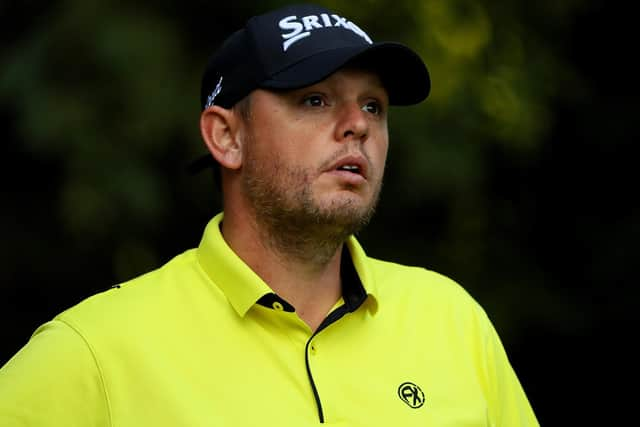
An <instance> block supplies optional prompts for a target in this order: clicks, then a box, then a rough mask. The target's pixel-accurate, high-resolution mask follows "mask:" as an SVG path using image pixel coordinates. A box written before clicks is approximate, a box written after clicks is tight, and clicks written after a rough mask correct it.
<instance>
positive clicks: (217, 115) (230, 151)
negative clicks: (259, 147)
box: [200, 106, 242, 169]
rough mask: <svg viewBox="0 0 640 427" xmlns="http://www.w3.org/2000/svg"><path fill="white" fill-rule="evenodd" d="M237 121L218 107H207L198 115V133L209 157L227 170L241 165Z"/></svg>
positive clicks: (228, 111)
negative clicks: (209, 154) (207, 150)
mask: <svg viewBox="0 0 640 427" xmlns="http://www.w3.org/2000/svg"><path fill="white" fill-rule="evenodd" d="M239 125H240V123H239V121H238V118H237V117H236V116H235V114H234V112H233V111H231V110H227V109H225V108H222V107H219V106H213V107H209V108H207V109H206V110H204V111H203V112H202V114H201V115H200V133H201V134H202V139H203V140H204V142H205V144H206V145H207V148H208V149H209V152H211V155H212V156H213V157H214V158H215V159H216V160H217V161H218V163H220V165H222V166H223V167H225V168H227V169H238V168H240V166H241V165H242V146H241V140H240V138H239Z"/></svg>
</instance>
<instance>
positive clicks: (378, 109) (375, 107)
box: [362, 101, 383, 116]
mask: <svg viewBox="0 0 640 427" xmlns="http://www.w3.org/2000/svg"><path fill="white" fill-rule="evenodd" d="M362 111H364V112H367V113H370V114H374V115H376V116H379V115H381V114H382V112H383V108H382V104H381V103H380V102H378V101H369V102H367V103H366V104H364V105H363V106H362Z"/></svg>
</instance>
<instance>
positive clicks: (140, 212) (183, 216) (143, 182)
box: [0, 0, 637, 354]
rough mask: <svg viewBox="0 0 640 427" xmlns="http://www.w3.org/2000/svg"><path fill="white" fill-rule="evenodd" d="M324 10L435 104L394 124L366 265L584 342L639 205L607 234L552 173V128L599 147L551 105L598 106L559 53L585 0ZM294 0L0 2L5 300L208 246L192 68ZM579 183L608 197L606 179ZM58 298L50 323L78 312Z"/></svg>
mask: <svg viewBox="0 0 640 427" xmlns="http://www.w3.org/2000/svg"><path fill="white" fill-rule="evenodd" d="M318 3H320V4H323V5H325V6H328V7H330V8H333V9H335V10H336V11H338V12H339V13H341V14H342V15H344V16H346V17H348V18H349V19H352V20H354V21H355V22H357V23H358V25H359V26H360V27H362V28H364V29H365V30H366V31H367V32H368V33H369V34H370V35H371V36H372V38H373V39H374V40H395V41H401V42H403V43H405V44H408V45H410V46H411V47H413V48H414V49H415V50H416V51H418V52H419V53H420V55H421V56H422V57H423V58H424V59H425V62H426V63H427V65H428V67H429V70H430V73H431V77H432V83H433V87H432V93H431V95H430V97H429V99H428V100H427V101H426V102H424V103H422V104H421V105H419V106H414V107H396V108H394V109H393V110H392V112H391V117H390V133H391V149H390V157H389V164H388V174H387V180H386V182H385V188H384V191H383V198H382V202H381V205H380V207H379V212H378V215H377V217H376V218H375V220H374V222H373V223H372V224H371V226H370V227H369V228H368V229H367V230H365V231H364V232H363V233H362V235H361V239H362V240H363V241H364V242H365V244H366V247H367V248H368V252H369V253H370V254H372V255H374V256H378V257H383V258H387V259H391V260H395V261H398V262H404V263H410V264H417V265H422V266H424V267H427V268H432V269H434V270H437V271H440V272H442V273H445V274H447V275H449V276H451V277H453V278H454V279H456V280H458V281H459V282H460V283H461V284H463V285H464V286H465V287H466V288H467V289H468V290H469V291H470V292H471V294H472V295H473V296H474V297H476V298H477V299H478V300H480V302H481V303H482V304H483V306H485V307H486V308H487V311H488V312H489V313H490V316H491V317H492V318H493V319H494V321H495V323H496V325H497V328H498V330H499V331H500V333H501V336H503V339H504V340H505V342H506V344H507V347H508V348H512V349H514V354H517V348H518V347H517V345H519V344H520V345H524V344H522V342H521V339H523V338H520V337H523V336H526V334H527V330H526V328H528V327H533V326H536V325H537V326H540V325H543V327H545V328H548V329H547V330H554V331H556V332H557V331H564V332H566V333H567V334H570V333H574V334H580V333H583V332H584V331H585V330H586V329H588V328H589V327H591V326H593V324H594V323H595V322H596V320H595V319H596V317H595V316H594V315H593V314H594V312H595V311H596V310H597V308H595V307H596V306H595V305H593V306H587V308H585V306H580V305H578V304H577V303H576V302H575V298H576V295H575V294H574V293H572V292H571V289H570V288H567V287H566V286H567V283H569V282H570V281H571V280H574V281H576V282H579V281H581V280H582V283H583V285H580V286H592V287H594V288H595V287H596V286H597V280H596V278H603V277H604V276H606V272H607V264H606V263H604V262H605V261H604V260H607V261H608V262H612V263H615V262H620V261H619V260H620V259H626V258H625V257H629V256H630V255H629V254H628V253H627V252H625V251H624V250H620V252H616V251H614V250H609V248H615V247H619V245H620V242H621V241H623V240H624V239H625V238H628V237H627V234H626V233H627V230H628V228H627V227H628V224H631V223H633V224H637V222H634V221H635V220H634V219H633V218H637V216H635V214H634V213H633V212H628V213H627V214H626V216H625V219H624V220H621V221H618V222H616V223H615V224H614V225H613V234H611V233H609V230H607V229H599V230H596V228H595V227H597V226H598V224H600V225H601V224H602V223H601V222H600V220H599V219H598V217H597V216H598V215H597V213H594V214H593V215H591V216H589V215H588V214H587V212H588V210H589V204H588V202H587V201H586V200H587V199H588V196H586V195H585V194H583V193H581V192H580V191H579V189H580V188H581V186H582V185H583V183H581V182H580V180H579V179H575V180H573V181H572V180H571V179H570V180H568V181H566V182H569V183H571V184H572V186H569V184H564V183H565V181H562V180H560V181H556V180H554V179H555V178H556V177H557V173H558V172H557V171H558V170H562V171H564V170H565V169H567V166H565V164H558V163H556V160H554V159H555V158H561V159H573V152H574V151H572V150H573V145H571V146H569V145H566V144H565V145H558V144H560V141H557V140H553V139H552V137H553V134H552V132H554V131H556V132H557V131H558V129H563V132H565V133H564V134H563V135H571V137H572V138H574V139H575V141H576V143H575V145H577V144H583V145H584V144H585V142H584V141H587V140H588V139H589V138H591V137H592V135H591V134H590V132H589V131H583V133H582V134H576V133H574V132H575V131H574V130H573V129H569V130H567V129H565V128H564V127H563V125H562V124H561V123H557V120H558V117H559V116H558V114H559V113H558V108H559V107H558V106H559V105H565V106H566V105H569V106H572V107H565V108H578V106H584V105H587V104H588V103H589V102H590V99H591V97H592V96H593V92H594V90H595V89H596V88H594V87H591V86H589V82H588V81H587V79H586V78H585V76H584V75H583V73H584V70H583V69H578V68H576V67H575V65H574V63H572V62H571V61H569V60H568V59H569V58H568V57H567V53H568V52H570V53H572V54H573V53H575V50H574V47H573V46H569V45H568V43H571V41H572V40H573V38H572V37H573V34H572V33H571V31H572V30H573V28H574V27H575V26H577V24H576V23H577V22H578V23H579V22H580V19H581V17H582V16H585V15H586V14H587V13H592V12H593V10H591V9H593V8H594V7H595V6H593V3H590V2H585V1H579V0H565V1H562V2H557V1H553V0H541V1H538V2H518V1H509V2H505V1H492V0H430V1H421V0H420V1H419V0H395V1H393V2H392V3H390V2H388V1H383V0H360V1H350V2H344V1H337V0H325V1H319V2H318ZM284 4H287V2H284V1H276V0H269V1H261V2H242V1H235V2H224V3H223V2H211V1H203V0H198V1H187V2H181V3H177V2H173V1H168V0H156V1H150V0H140V1H137V2H123V1H116V0H103V1H85V0H58V1H50V2H38V1H25V2H5V3H3V4H2V5H0V14H1V15H2V17H3V21H5V20H6V21H7V23H6V25H4V28H3V30H2V31H3V33H4V34H3V36H4V38H3V39H4V46H3V48H2V50H1V51H0V66H1V68H0V69H1V70H2V72H0V121H1V122H2V124H3V126H4V129H5V135H6V137H7V139H8V142H7V143H6V147H8V149H9V151H10V153H11V155H10V156H9V157H7V158H8V159H9V161H10V162H12V164H9V165H8V166H9V167H8V169H7V170H5V171H4V172H3V173H5V174H6V175H5V176H4V177H5V181H9V183H10V184H12V186H9V185H7V184H6V183H5V185H7V188H9V189H8V190H7V200H8V203H11V204H12V206H11V211H5V212H3V220H4V221H3V223H2V224H1V225H0V227H2V228H1V231H2V233H3V235H4V236H5V245H3V247H2V253H1V254H0V255H1V256H2V259H3V262H2V265H1V270H0V273H1V274H2V287H3V288H4V290H5V291H6V290H9V291H10V294H11V292H13V295H17V293H18V291H17V290H16V289H18V288H21V289H22V292H31V296H32V298H33V297H35V295H38V294H39V293H43V294H44V295H45V296H46V297H47V298H51V295H52V294H51V293H46V292H47V291H46V290H45V289H44V286H43V283H47V282H48V281H50V280H52V277H56V276H57V277H59V278H60V279H59V281H60V282H61V283H62V285H61V287H62V288H63V289H66V292H67V294H66V295H74V300H75V299H79V298H80V297H81V296H86V295H88V294H90V293H92V292H95V291H97V290H99V289H102V288H104V287H107V286H109V285H110V284H112V283H113V282H115V281H120V280H125V279H128V278H130V277H133V276H135V275H137V274H140V273H141V272H144V271H147V270H149V269H152V268H154V267H157V266H158V265H160V264H161V263H163V262H165V261H166V260H167V259H168V258H169V257H171V256H172V255H174V254H176V253H178V252H180V251H182V250H184V249H186V248H188V247H192V246H195V245H197V243H198V239H199V237H200V233H201V231H202V228H203V227H204V224H205V223H206V221H207V219H208V218H210V217H211V216H212V215H213V214H214V213H215V212H217V210H218V209H219V208H220V204H219V200H218V198H217V195H216V192H215V186H214V185H213V183H212V181H211V178H210V177H209V176H208V175H207V174H204V175H200V176H195V177H193V176H189V175H188V174H186V172H185V168H186V166H187V164H188V163H189V162H190V161H191V160H193V159H195V158H196V157H198V156H199V155H200V154H202V153H203V152H204V146H203V144H202V142H201V141H200V136H199V133H198V132H199V131H198V118H199V105H198V104H199V99H198V97H199V84H200V75H201V71H202V69H203V67H204V64H205V62H206V59H207V57H208V55H209V54H210V53H211V52H212V51H213V50H214V48H215V47H216V46H217V45H218V44H219V43H220V42H221V41H222V40H223V38H224V37H225V36H227V35H228V34H230V32H231V31H233V30H235V29H237V28H238V27H240V26H241V25H242V24H243V23H244V21H245V19H246V18H247V17H248V16H250V15H252V14H255V13H261V12H264V11H267V10H269V9H271V8H272V7H275V6H281V5H284ZM590 47H591V46H589V48H590ZM600 52H602V50H600ZM612 104H615V103H612ZM614 111H618V110H612V113H611V115H610V119H611V120H612V121H611V122H610V123H613V124H612V125H611V126H610V127H607V128H606V129H605V128H602V129H603V131H602V132H603V134H602V135H595V136H593V138H596V139H593V143H592V144H593V145H592V146H591V148H592V149H595V150H601V149H602V148H601V143H602V141H604V140H607V139H608V135H611V134H615V132H617V129H619V127H617V126H616V125H615V123H617V122H616V121H617V120H622V119H619V118H618V117H621V116H620V115H618V114H615V112H614ZM587 117H589V116H587ZM598 117H599V116H598ZM594 119H595V118H594ZM594 122H595V120H594ZM602 123H606V121H602ZM603 126H604V124H603ZM593 133H595V132H593ZM621 138H622V136H620V137H619V138H617V139H618V140H620V139H621ZM559 147H569V148H564V149H561V148H559ZM594 147H596V148H594ZM563 150H564V151H563ZM606 153H608V152H606V151H605V155H608V154H606ZM554 156H560V157H554ZM549 159H551V160H549ZM558 162H560V161H558ZM547 167H548V168H550V169H549V170H544V168H547ZM585 169H586V168H585ZM553 171H556V172H555V173H556V175H553V178H548V179H547V178H545V177H548V176H551V175H550V174H551V173H553ZM567 173H568V174H569V175H570V176H572V175H571V174H572V172H570V171H569V172H567ZM578 173H588V171H585V170H580V169H578V171H577V172H575V174H578ZM587 181H588V183H589V185H593V186H592V187H589V188H590V189H595V190H597V189H598V185H599V184H598V181H596V180H595V179H594V180H587ZM563 185H564V186H563ZM587 191H590V190H587V189H585V190H584V192H587ZM572 197H573V198H572ZM563 198H566V200H565V199H563ZM569 203H576V206H577V207H576V211H580V212H581V213H582V212H584V215H582V214H579V218H578V220H577V221H576V218H573V217H572V216H571V215H573V213H569V212H567V211H566V206H568V204H569ZM556 205H557V206H564V207H565V210H564V211H563V210H562V209H556V208H555V206H556ZM636 213H637V212H636ZM594 230H596V231H594ZM635 230H636V231H637V225H636V227H635ZM572 239H573V240H572ZM580 239H585V241H582V242H581V241H579V240H580ZM589 239H595V240H596V241H597V242H599V244H601V245H602V246H594V245H593V244H592V242H591V240H589ZM572 245H574V246H572ZM623 247H626V246H623ZM598 248H601V249H598ZM568 252H572V253H573V256H574V257H576V258H580V259H581V263H582V260H588V261H589V262H588V263H586V264H587V265H586V266H585V267H584V268H585V270H584V271H581V272H576V269H575V268H573V266H577V265H582V264H581V263H578V262H575V263H571V262H569V261H568V259H567V258H566V256H567V253H568ZM613 254H618V255H619V256H615V257H614V255H613ZM30 260H31V261H30ZM561 260H562V261H561ZM597 260H603V261H599V262H598V261H597ZM563 262H564V263H566V264H567V265H562V264H563ZM570 267H571V272H569V269H570ZM89 277H90V278H91V279H90V280H88V278H89ZM590 280H591V281H590ZM584 283H586V285H584ZM575 286H579V285H575ZM585 298H588V297H585ZM45 299H46V298H45ZM64 301H65V302H59V304H60V305H61V306H60V307H55V309H53V310H52V312H47V314H46V315H42V314H41V315H40V316H48V315H50V314H55V312H57V311H59V309H60V308H64V306H66V305H68V304H70V303H71V302H73V301H68V300H64ZM63 304H64V305H63ZM33 309H34V310H36V308H33ZM34 316H35V315H34ZM44 320H47V318H46V317H45V318H42V317H38V318H37V321H36V323H40V322H42V321H44Z"/></svg>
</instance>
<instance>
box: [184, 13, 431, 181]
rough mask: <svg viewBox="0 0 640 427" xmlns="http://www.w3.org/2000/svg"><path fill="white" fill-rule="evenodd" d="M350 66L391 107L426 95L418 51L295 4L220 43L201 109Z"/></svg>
mask: <svg viewBox="0 0 640 427" xmlns="http://www.w3.org/2000/svg"><path fill="white" fill-rule="evenodd" d="M347 64H358V65H359V66H362V67H364V68H366V69H370V70H371V71H374V72H376V73H377V74H378V75H379V76H380V78H381V81H382V84H383V86H384V87H385V89H386V90H387V93H388V95H389V103H390V104H391V105H411V104H417V103H419V102H421V101H423V100H424V99H425V98H426V97H427V96H428V95H429V90H430V88H431V82H430V79H429V72H428V71H427V67H426V65H425V64H424V62H423V61H422V59H421V58H420V56H418V54H416V53H415V52H414V51H413V50H411V49H410V48H408V47H407V46H404V45H402V44H400V43H395V42H373V40H372V39H371V38H370V37H369V35H368V34H367V33H366V32H365V31H364V30H362V29H361V28H360V27H359V26H358V25H356V24H355V23H354V22H353V21H350V20H349V19H347V18H345V17H342V16H341V15H338V14H337V13H335V12H332V11H331V10H329V9H327V8H324V7H321V6H318V5H314V4H298V5H291V6H286V7H283V8H280V9H276V10H273V11H271V12H268V13H265V14H262V15H257V16H254V17H252V18H250V19H249V20H248V21H247V23H246V25H245V27H244V28H241V29H240V30H238V31H236V32H235V33H233V34H232V35H231V36H229V37H228V38H227V39H226V40H225V41H224V42H223V43H222V45H221V46H220V48H219V49H218V50H217V51H216V52H214V54H213V55H212V56H211V58H210V59H209V61H208V63H207V65H206V68H205V70H204V74H203V77H202V86H201V89H200V106H201V107H202V109H203V110H204V109H206V108H208V107H210V106H212V105H219V106H221V107H223V108H231V107H233V105H235V104H236V103H237V102H238V101H240V100H241V99H243V98H244V97H245V96H247V95H248V94H249V93H250V92H252V91H253V90H255V89H258V88H262V89H275V90H286V89H297V88H302V87H306V86H310V85H313V84H315V83H317V82H319V81H322V80H324V79H325V78H327V77H328V76H329V75H331V74H332V73H334V72H335V71H337V70H338V69H340V68H341V67H343V66H345V65H347ZM209 157H210V156H209ZM211 160H213V159H211ZM203 162H204V166H206V160H205V159H200V160H199V161H196V162H195V163H194V164H193V165H192V166H191V169H192V170H196V171H197V170H200V169H202V168H203V166H201V165H200V164H201V163H203ZM213 162H214V163H215V160H213Z"/></svg>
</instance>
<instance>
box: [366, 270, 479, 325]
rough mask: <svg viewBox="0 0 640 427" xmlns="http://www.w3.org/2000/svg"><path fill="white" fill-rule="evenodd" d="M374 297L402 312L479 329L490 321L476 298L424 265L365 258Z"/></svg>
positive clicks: (449, 279)
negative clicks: (470, 325) (474, 326)
mask: <svg viewBox="0 0 640 427" xmlns="http://www.w3.org/2000/svg"><path fill="white" fill-rule="evenodd" d="M368 261H369V263H368V264H369V268H370V272H371V275H372V282H373V288H374V289H375V294H376V298H377V299H378V301H379V303H380V304H381V305H386V306H387V307H391V308H393V310H392V311H393V312H396V313H397V312H402V313H403V315H404V316H409V317H415V318H416V319H418V318H419V319H423V320H425V319H429V320H431V321H436V320H437V321H443V320H445V319H447V321H454V319H455V321H454V323H459V322H462V323H465V324H467V326H469V324H471V323H472V324H475V325H476V326H478V327H480V328H481V329H485V328H487V327H489V324H490V321H489V319H488V316H487V314H486V312H485V311H484V309H483V308H482V307H481V306H480V304H478V302H477V301H476V299H475V298H474V297H473V296H472V295H471V294H470V293H469V292H468V291H467V290H466V289H465V288H464V287H463V286H462V285H461V284H459V283H458V282H457V281H455V280H453V279H452V278H450V277H448V276H446V275H444V274H441V273H438V272H436V271H432V270H429V269H426V268H424V267H418V266H410V265H403V264H398V263H395V262H389V261H383V260H379V259H375V258H369V259H368Z"/></svg>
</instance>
